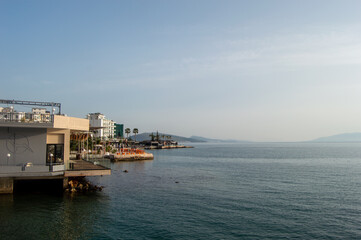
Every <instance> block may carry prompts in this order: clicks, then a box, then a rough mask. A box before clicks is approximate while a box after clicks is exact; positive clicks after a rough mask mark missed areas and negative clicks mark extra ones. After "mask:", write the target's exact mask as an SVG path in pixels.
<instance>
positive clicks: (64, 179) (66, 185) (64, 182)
mask: <svg viewBox="0 0 361 240" xmlns="http://www.w3.org/2000/svg"><path fill="white" fill-rule="evenodd" d="M68 183H69V178H67V177H65V178H63V189H66V188H67V187H68Z"/></svg>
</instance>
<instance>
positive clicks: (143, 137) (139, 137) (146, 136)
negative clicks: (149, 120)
mask: <svg viewBox="0 0 361 240" xmlns="http://www.w3.org/2000/svg"><path fill="white" fill-rule="evenodd" d="M150 134H152V133H150V132H149V133H141V134H137V141H139V142H141V141H145V140H151V137H150V136H149V135H150ZM153 134H156V133H155V132H153ZM158 134H159V136H162V135H165V136H171V137H172V140H173V141H177V142H205V141H202V140H200V139H193V138H187V137H181V136H177V135H172V134H168V133H158ZM130 138H131V139H133V140H134V136H131V137H130ZM161 139H163V138H161Z"/></svg>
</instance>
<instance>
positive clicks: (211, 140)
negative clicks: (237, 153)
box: [191, 136, 250, 143]
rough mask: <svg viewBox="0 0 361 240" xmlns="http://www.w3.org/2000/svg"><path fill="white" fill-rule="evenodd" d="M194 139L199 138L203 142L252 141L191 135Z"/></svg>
mask: <svg viewBox="0 0 361 240" xmlns="http://www.w3.org/2000/svg"><path fill="white" fill-rule="evenodd" d="M191 138H192V139H197V140H199V141H203V142H219V143H239V142H244V143H246V142H250V141H242V140H234V139H213V138H205V137H200V136H191Z"/></svg>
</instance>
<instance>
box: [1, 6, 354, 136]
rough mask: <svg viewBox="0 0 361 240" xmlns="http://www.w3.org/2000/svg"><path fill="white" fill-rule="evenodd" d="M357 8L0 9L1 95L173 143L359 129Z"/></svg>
mask: <svg viewBox="0 0 361 240" xmlns="http://www.w3.org/2000/svg"><path fill="white" fill-rule="evenodd" d="M360 12H361V1H348V0H343V1H341V0H340V1H333V0H312V1H309V0H303V1H288V0H272V1H269V0H265V1H262V0H249V1H242V0H236V1H231V0H222V1H221V0H215V1H214V0H196V1H194V0H191V1H189V0H181V1H174V0H164V1H160V0H158V1H157V0H151V1H150V0H144V1H140V0H129V1H126V0H124V1H120V0H117V1H110V0H106V1H91V0H77V1H70V0H69V1H67V0H65V1H48V0H46V1H37V0H33V1H20V0H15V1H14V0H1V1H0V83H1V87H0V98H1V99H15V100H30V101H48V102H60V103H61V104H62V111H63V113H65V114H67V115H69V116H75V117H85V115H86V114H87V113H89V112H101V113H103V114H105V115H106V117H108V118H110V119H112V120H114V121H116V122H117V123H123V124H124V125H125V127H129V128H138V129H139V132H140V133H141V132H152V131H157V130H158V131H160V132H163V133H169V134H175V135H180V136H191V135H197V136H203V137H209V138H220V139H238V140H250V141H271V142H272V141H274V142H279V141H305V140H311V139H314V138H318V137H323V136H330V135H334V134H340V133H347V132H361V108H360V105H361V14H360Z"/></svg>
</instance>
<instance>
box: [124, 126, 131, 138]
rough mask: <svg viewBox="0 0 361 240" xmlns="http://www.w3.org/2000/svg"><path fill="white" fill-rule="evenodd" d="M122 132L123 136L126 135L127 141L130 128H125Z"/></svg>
mask: <svg viewBox="0 0 361 240" xmlns="http://www.w3.org/2000/svg"><path fill="white" fill-rule="evenodd" d="M124 131H125V134H127V139H128V137H129V133H130V128H126V129H125V130H124Z"/></svg>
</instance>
